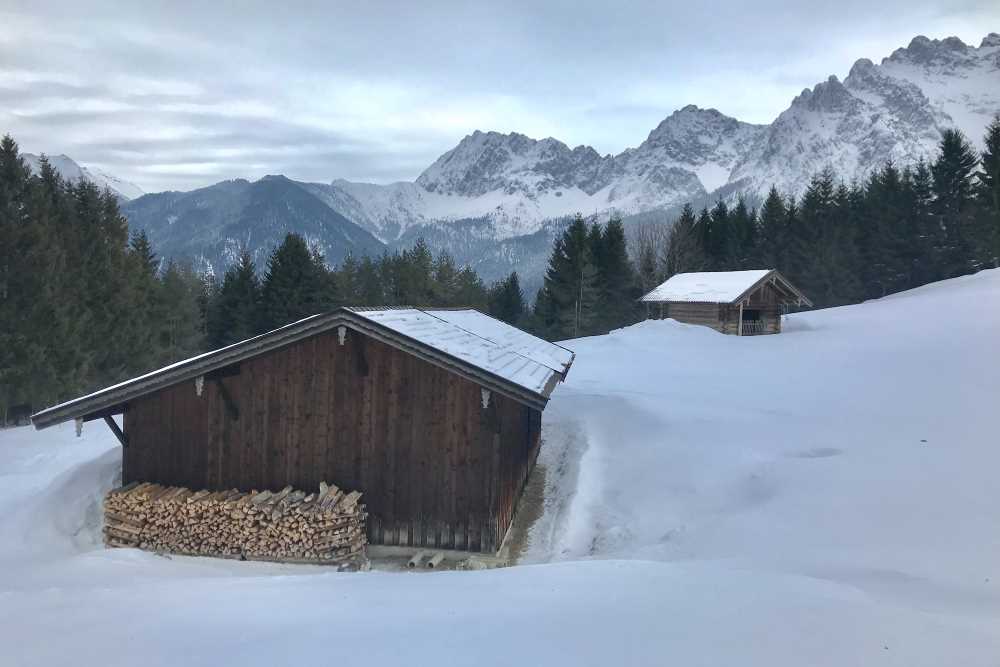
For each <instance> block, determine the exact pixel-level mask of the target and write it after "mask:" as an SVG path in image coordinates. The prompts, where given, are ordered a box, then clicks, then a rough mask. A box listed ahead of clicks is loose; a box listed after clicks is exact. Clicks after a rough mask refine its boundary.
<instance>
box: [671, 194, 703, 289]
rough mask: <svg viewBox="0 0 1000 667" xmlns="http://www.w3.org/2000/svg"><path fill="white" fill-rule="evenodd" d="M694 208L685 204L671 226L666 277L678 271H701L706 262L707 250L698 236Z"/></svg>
mask: <svg viewBox="0 0 1000 667" xmlns="http://www.w3.org/2000/svg"><path fill="white" fill-rule="evenodd" d="M697 224H698V220H697V219H696V218H695V215H694V209H693V208H691V205H690V204H685V205H684V208H682V209H681V214H680V216H679V217H678V218H677V220H676V221H675V222H674V224H673V226H672V227H671V228H670V234H669V237H668V240H667V248H666V257H664V260H663V269H664V270H663V272H664V274H665V276H664V277H665V278H669V277H670V276H673V275H674V274H677V273H689V272H692V271H700V270H702V268H703V267H704V264H705V252H704V250H703V248H702V247H701V239H700V237H699V236H698V230H697V229H696V225H697Z"/></svg>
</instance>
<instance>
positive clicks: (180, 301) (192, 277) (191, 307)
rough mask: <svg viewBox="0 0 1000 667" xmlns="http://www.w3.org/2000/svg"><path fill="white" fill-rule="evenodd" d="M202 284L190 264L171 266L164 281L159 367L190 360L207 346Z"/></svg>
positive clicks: (160, 322) (164, 275)
mask: <svg viewBox="0 0 1000 667" xmlns="http://www.w3.org/2000/svg"><path fill="white" fill-rule="evenodd" d="M201 289H202V282H201V279H200V278H199V277H198V275H197V274H196V273H195V272H194V271H193V270H192V268H191V265H190V264H188V263H180V262H175V261H173V260H171V261H169V262H168V263H167V268H166V270H165V271H164V272H163V280H162V286H161V290H162V297H161V298H162V312H163V318H162V319H161V320H159V322H158V324H159V353H160V358H159V359H158V360H157V363H156V365H157V366H163V365H166V364H169V363H173V362H175V361H178V360H180V359H184V358H187V357H190V356H192V355H194V354H195V353H197V352H198V351H199V350H201V349H202V348H203V346H204V337H203V332H204V329H203V326H202V319H201V317H202V316H201V308H200V307H199V303H198V300H199V297H200V296H201Z"/></svg>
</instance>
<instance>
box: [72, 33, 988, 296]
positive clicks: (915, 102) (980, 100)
mask: <svg viewBox="0 0 1000 667" xmlns="http://www.w3.org/2000/svg"><path fill="white" fill-rule="evenodd" d="M998 112H1000V35H998V34H996V33H990V34H989V35H987V36H986V37H985V38H984V39H983V40H982V43H981V44H980V45H979V46H978V47H977V46H972V45H968V44H965V43H964V42H962V41H961V40H960V39H958V38H956V37H948V38H946V39H942V40H937V39H928V38H926V37H923V36H920V37H916V38H914V39H913V40H912V41H911V42H910V44H909V45H908V46H907V47H905V48H900V49H897V50H896V51H895V52H893V53H892V54H891V55H890V56H889V57H887V58H885V59H883V60H882V62H881V63H880V64H875V63H873V62H872V61H870V60H867V59H861V60H858V61H857V62H855V64H854V66H853V67H852V68H851V70H850V72H849V73H848V75H847V77H846V78H844V80H843V81H841V80H840V79H838V78H837V77H836V76H830V77H829V78H828V79H827V80H825V81H823V82H821V83H818V84H817V85H815V86H814V87H813V88H811V89H808V88H807V89H805V90H803V91H802V93H801V94H799V95H798V96H796V97H795V98H794V99H793V100H792V101H791V103H790V105H789V106H788V108H787V109H785V110H784V111H783V112H782V113H781V114H779V115H778V117H777V118H776V119H775V120H774V121H773V122H772V123H770V124H767V125H756V124H751V123H745V122H742V121H740V120H737V119H735V118H731V117H729V116H726V115H724V114H723V113H721V112H719V111H717V110H715V109H702V108H699V107H697V106H694V105H688V106H685V107H684V108H682V109H679V110H677V111H675V112H673V113H672V114H670V115H669V116H668V117H667V118H665V119H664V120H663V121H662V122H661V123H660V124H659V125H658V126H657V127H656V128H655V129H653V130H652V131H651V132H650V133H649V136H648V137H647V138H646V140H645V141H643V142H642V143H641V144H640V145H639V146H637V147H635V148H629V149H626V150H624V151H622V152H621V153H619V154H617V155H601V154H599V153H598V152H597V151H595V150H594V149H593V148H591V147H589V146H577V147H575V148H570V147H569V146H567V145H566V144H564V143H562V142H560V141H558V140H556V139H553V138H546V139H541V140H536V139H532V138H530V137H527V136H524V135H523V134H518V133H510V134H501V133H497V132H482V131H475V132H473V133H472V134H470V135H468V136H466V137H465V138H463V139H462V140H461V141H460V142H459V143H458V145H457V146H455V147H454V148H453V149H451V150H449V151H448V152H446V153H444V154H443V155H442V156H441V157H439V158H438V159H437V160H436V161H435V162H434V163H433V164H431V165H430V166H429V167H428V168H427V169H426V170H425V171H424V172H423V173H422V174H420V176H419V177H418V178H417V179H416V180H415V181H413V182H399V183H391V184H385V185H378V184H371V183H357V182H350V181H346V180H342V179H337V180H333V181H331V182H329V183H303V182H297V181H293V180H290V179H287V178H285V177H283V176H268V177H265V178H264V179H261V180H259V181H257V182H254V183H250V182H248V181H243V180H236V181H225V182H222V183H218V184H216V185H213V186H210V187H207V188H202V189H199V190H195V191H193V192H186V193H180V192H167V193H160V194H152V195H145V196H141V197H138V198H134V199H132V193H133V192H134V191H132V190H129V189H128V188H126V189H125V190H122V189H119V188H118V187H117V185H115V183H124V182H123V181H117V179H116V180H115V181H114V182H112V183H109V186H110V187H113V189H116V191H118V192H119V194H121V195H123V197H124V198H127V199H131V200H130V201H126V203H125V204H124V206H123V211H124V213H125V215H126V216H127V217H128V218H129V221H130V223H131V224H132V226H133V227H136V228H141V229H145V230H147V232H148V233H149V235H150V237H151V238H152V240H153V241H154V243H155V244H156V245H155V247H156V248H157V249H158V251H159V252H160V253H163V254H167V255H190V256H194V257H198V258H200V260H201V261H203V262H204V266H205V268H206V269H209V268H210V269H212V270H215V271H219V270H221V269H223V268H224V267H225V266H226V265H227V264H228V263H229V262H231V261H232V259H233V257H234V256H235V251H236V249H237V248H238V247H241V246H244V245H245V246H246V247H248V248H250V249H251V250H253V251H256V252H258V254H259V255H261V257H262V256H263V255H264V254H265V253H266V252H268V251H269V250H270V248H272V247H273V246H274V244H275V243H277V242H278V241H279V240H280V238H281V237H282V236H283V235H284V233H285V232H286V231H297V232H299V233H302V234H303V235H304V236H306V237H307V238H308V239H310V241H312V242H313V243H314V244H316V245H317V246H319V247H320V249H322V250H323V251H324V252H325V253H326V255H327V257H328V259H329V260H330V261H331V262H336V261H339V260H340V259H342V258H343V257H344V256H346V254H347V253H355V254H358V253H371V252H379V251H381V250H382V249H386V248H388V249H391V248H395V247H401V246H407V245H409V244H410V243H412V242H413V240H415V239H416V238H417V237H418V236H423V237H424V238H426V239H427V240H428V242H429V243H430V244H431V246H432V247H434V248H441V249H448V250H449V251H450V252H452V254H454V255H455V257H456V259H458V260H459V261H460V262H463V263H469V264H471V265H473V266H474V267H475V268H476V269H477V270H478V271H479V272H480V274H481V275H482V276H483V277H484V278H486V279H488V280H490V279H495V278H497V277H499V276H501V275H503V274H505V273H507V272H509V271H510V270H511V268H517V269H518V270H519V271H520V272H521V273H522V275H523V276H524V277H525V278H526V282H527V283H528V285H531V286H533V285H537V284H538V282H539V281H540V277H541V273H542V270H543V268H544V262H545V258H546V256H547V254H548V252H549V249H550V247H551V242H552V238H553V237H554V235H555V234H556V233H557V232H558V230H559V229H560V228H561V226H562V225H563V224H565V220H566V219H567V218H568V217H569V216H572V215H574V214H575V213H578V212H579V213H583V214H584V215H588V216H590V215H601V216H604V215H607V214H608V213H610V212H614V213H616V214H618V215H621V216H624V217H625V218H626V221H628V219H629V217H630V216H632V217H635V216H648V215H650V214H656V215H657V216H659V217H660V218H661V219H664V220H667V219H669V218H670V216H672V215H673V214H675V212H676V210H677V209H678V208H679V207H680V206H681V205H682V204H684V203H686V202H691V203H694V204H695V205H696V206H697V205H704V204H710V203H712V202H714V201H715V200H716V199H720V198H721V199H732V198H734V197H736V196H739V195H744V196H747V197H748V198H750V199H751V200H752V201H757V200H759V198H760V197H761V196H762V195H763V194H764V193H766V191H767V190H768V189H769V188H770V187H771V186H772V185H775V186H777V187H778V189H779V190H780V191H782V192H784V193H786V194H791V195H800V194H801V193H802V192H803V190H804V189H805V187H806V185H807V183H808V181H809V179H810V177H811V176H812V175H813V174H815V173H816V172H818V171H820V170H821V169H824V168H827V167H829V168H832V169H833V170H834V172H835V173H836V174H837V175H838V177H839V178H841V179H843V180H844V181H852V180H857V179H863V178H865V177H866V176H867V175H868V174H869V173H870V172H871V171H872V170H873V169H875V168H877V167H879V166H881V165H882V164H883V163H884V162H885V161H886V160H888V159H891V160H893V161H894V162H895V163H896V164H898V165H901V166H904V165H909V164H914V163H916V162H917V161H918V160H920V159H929V158H931V157H932V156H933V154H934V151H935V149H936V146H937V142H938V140H939V138H940V135H941V131H942V130H943V129H945V128H950V127H956V128H958V129H960V130H962V131H963V132H964V133H965V134H966V136H967V137H968V138H969V139H970V141H972V142H973V144H974V145H976V146H977V147H981V144H982V136H983V133H984V130H985V128H986V126H987V124H988V123H989V121H990V120H991V119H992V118H993V116H994V115H995V114H997V113H998ZM62 157H64V156H60V158H62ZM70 162H72V161H70ZM73 164H74V165H75V163H73ZM89 177H90V178H91V179H92V180H95V182H97V176H96V175H90V176H89ZM101 177H103V178H105V179H107V180H108V181H111V179H112V177H109V176H107V175H103V174H102V175H101ZM125 185H126V186H127V185H128V184H125ZM132 187H134V186H132Z"/></svg>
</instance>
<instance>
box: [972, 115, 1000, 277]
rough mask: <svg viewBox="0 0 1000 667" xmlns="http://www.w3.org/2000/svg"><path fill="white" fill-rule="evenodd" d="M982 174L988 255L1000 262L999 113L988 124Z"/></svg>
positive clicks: (980, 193) (980, 175)
mask: <svg viewBox="0 0 1000 667" xmlns="http://www.w3.org/2000/svg"><path fill="white" fill-rule="evenodd" d="M983 144H984V145H985V150H983V153H982V160H981V161H980V169H979V173H978V174H977V176H978V178H979V192H978V194H979V201H980V206H981V208H982V213H981V219H982V223H981V225H980V227H981V229H982V238H983V246H984V248H985V252H984V255H986V257H985V259H986V260H987V261H988V262H990V263H991V264H992V265H993V266H1000V114H998V115H997V116H995V117H994V118H993V121H992V122H991V123H990V124H989V127H987V128H986V136H985V137H984V138H983Z"/></svg>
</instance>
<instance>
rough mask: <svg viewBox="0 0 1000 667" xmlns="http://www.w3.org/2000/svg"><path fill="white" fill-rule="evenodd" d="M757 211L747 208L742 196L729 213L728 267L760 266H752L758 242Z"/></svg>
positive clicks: (735, 268) (747, 267)
mask: <svg viewBox="0 0 1000 667" xmlns="http://www.w3.org/2000/svg"><path fill="white" fill-rule="evenodd" d="M756 217H757V216H756V212H754V211H751V210H750V209H749V208H747V204H746V200H745V199H744V198H743V197H742V196H741V197H740V198H739V199H738V200H737V202H736V206H734V207H733V210H732V211H731V212H730V214H729V238H728V239H727V243H726V263H725V266H726V268H727V269H731V270H737V269H751V268H759V267H754V266H751V264H752V263H753V258H754V253H755V247H756V244H757V220H756Z"/></svg>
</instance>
